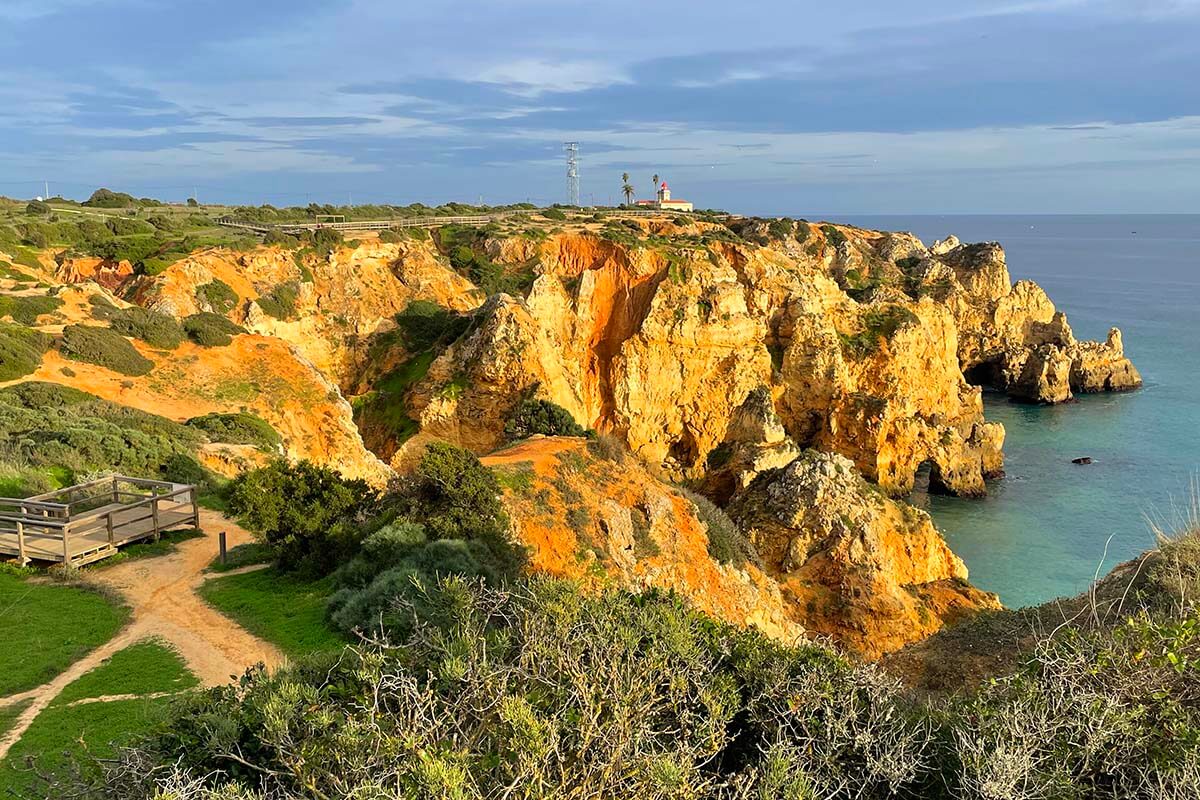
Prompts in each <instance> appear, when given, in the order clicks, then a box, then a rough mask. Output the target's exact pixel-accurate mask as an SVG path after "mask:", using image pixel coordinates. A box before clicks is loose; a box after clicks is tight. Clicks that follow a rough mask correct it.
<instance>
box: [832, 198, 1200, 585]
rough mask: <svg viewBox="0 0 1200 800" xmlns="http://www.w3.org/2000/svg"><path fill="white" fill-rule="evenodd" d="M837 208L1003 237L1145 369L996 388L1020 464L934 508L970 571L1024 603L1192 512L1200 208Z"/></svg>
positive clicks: (1069, 307) (1198, 428)
mask: <svg viewBox="0 0 1200 800" xmlns="http://www.w3.org/2000/svg"><path fill="white" fill-rule="evenodd" d="M810 218H814V219H816V218H819V217H816V216H814V217H810ZM836 219H837V221H845V222H849V223H852V224H856V225H861V226H863V227H867V228H877V229H883V230H902V231H911V232H912V233H915V234H916V235H918V236H920V237H921V239H922V240H923V241H925V243H926V244H930V243H932V242H933V241H934V240H935V239H939V238H943V237H945V236H947V235H948V234H951V233H953V234H954V235H956V236H958V238H959V239H961V240H962V241H964V242H978V241H998V242H1000V243H1001V244H1002V245H1003V246H1004V249H1005V251H1006V253H1007V255H1008V267H1009V272H1010V273H1011V274H1012V278H1013V280H1014V281H1015V280H1020V279H1022V278H1029V279H1032V280H1034V281H1036V282H1037V283H1038V284H1040V285H1041V286H1042V288H1044V289H1045V290H1046V292H1047V293H1048V294H1049V295H1050V298H1051V299H1052V300H1053V301H1054V303H1055V304H1056V306H1057V307H1058V309H1059V310H1061V311H1065V312H1066V314H1067V319H1068V320H1069V322H1070V324H1071V327H1072V328H1073V330H1074V331H1075V335H1076V337H1077V338H1081V339H1101V340H1103V339H1104V337H1105V336H1106V334H1107V333H1108V329H1109V327H1110V326H1112V325H1115V326H1117V327H1119V328H1120V329H1121V331H1122V333H1123V334H1124V337H1125V352H1126V354H1127V355H1128V356H1129V357H1130V358H1131V359H1132V360H1133V363H1134V365H1135V366H1137V368H1138V370H1139V371H1140V372H1141V374H1142V378H1143V379H1144V380H1145V387H1144V388H1142V389H1141V390H1139V391H1136V392H1130V393H1126V394H1109V395H1085V396H1081V397H1080V398H1079V402H1078V403H1070V404H1066V405H1062V406H1053V407H1042V406H1029V405H1020V404H1015V403H1010V402H1009V401H1008V400H1007V399H1006V398H1005V397H1003V396H1001V395H996V394H991V393H989V394H987V395H985V407H986V408H985V414H986V416H987V418H988V419H989V420H992V421H995V422H1000V423H1003V425H1004V427H1005V429H1006V431H1007V439H1006V441H1005V445H1004V454H1005V470H1006V476H1005V477H1004V478H1002V479H1000V480H997V481H995V482H993V483H992V484H990V486H989V495H988V496H987V497H986V498H983V499H960V498H951V497H931V498H928V505H927V508H928V510H929V511H930V513H931V514H932V515H933V519H934V522H935V523H936V524H937V526H938V528H939V529H940V530H941V531H942V532H943V534H944V535H945V537H946V540H947V541H948V542H949V544H950V546H951V547H952V548H953V549H954V551H955V552H956V553H958V554H959V556H961V557H962V558H963V560H964V561H966V564H967V568H968V569H969V570H970V573H971V581H972V583H974V584H975V585H976V586H979V587H980V588H982V589H987V590H989V591H993V592H996V593H998V594H999V595H1000V599H1001V600H1002V601H1003V602H1004V604H1005V605H1007V606H1010V607H1016V606H1024V605H1032V604H1036V603H1042V602H1045V601H1047V600H1050V599H1053V598H1055V597H1061V596H1068V595H1073V594H1077V593H1079V592H1081V591H1083V590H1084V589H1085V588H1087V585H1088V583H1089V582H1090V581H1091V580H1092V579H1093V577H1094V576H1095V575H1096V574H1097V573H1099V574H1103V573H1105V572H1107V571H1108V570H1109V569H1110V568H1112V567H1113V566H1114V565H1115V564H1117V563H1119V562H1121V561H1125V560H1128V559H1129V558H1132V557H1133V556H1135V555H1137V554H1138V553H1140V552H1142V551H1143V550H1146V549H1147V548H1149V547H1152V546H1153V544H1154V536H1153V533H1152V532H1151V527H1150V522H1149V521H1150V520H1154V521H1157V522H1160V523H1165V524H1167V525H1170V524H1172V523H1177V522H1178V517H1179V515H1180V514H1181V513H1182V511H1183V510H1184V509H1186V507H1187V505H1188V504H1189V503H1190V502H1191V501H1192V488H1193V483H1194V481H1195V479H1196V476H1197V474H1198V473H1200V215H1103V216H1091V215H1089V216H966V215H962V216H960V215H952V216H851V217H837V218H836ZM1079 456H1090V457H1091V458H1092V459H1093V463H1092V464H1091V465H1088V466H1079V465H1075V464H1072V463H1071V459H1072V458H1076V457H1079Z"/></svg>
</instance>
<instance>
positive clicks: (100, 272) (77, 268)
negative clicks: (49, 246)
mask: <svg viewBox="0 0 1200 800" xmlns="http://www.w3.org/2000/svg"><path fill="white" fill-rule="evenodd" d="M54 278H55V280H57V281H59V282H60V283H89V282H90V283H96V284H99V285H100V286H103V287H104V288H105V289H108V290H109V291H113V292H116V291H118V290H120V289H121V288H123V287H124V286H125V285H126V284H127V283H129V282H130V281H131V280H133V265H131V264H130V263H129V262H128V261H119V262H115V263H114V262H112V261H105V260H103V259H100V258H87V257H73V258H63V259H62V261H60V262H58V268H57V269H56V270H55V271H54Z"/></svg>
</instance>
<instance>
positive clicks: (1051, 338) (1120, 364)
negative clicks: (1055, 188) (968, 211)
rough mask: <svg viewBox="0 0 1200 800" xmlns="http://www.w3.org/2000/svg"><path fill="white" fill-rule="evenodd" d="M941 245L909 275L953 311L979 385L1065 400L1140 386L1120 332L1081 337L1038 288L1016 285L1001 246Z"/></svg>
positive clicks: (1035, 398) (966, 362)
mask: <svg viewBox="0 0 1200 800" xmlns="http://www.w3.org/2000/svg"><path fill="white" fill-rule="evenodd" d="M936 250H937V252H931V253H930V254H929V256H928V257H927V258H925V259H922V260H921V261H920V263H919V264H917V265H916V267H915V268H914V269H913V270H912V275H911V276H912V278H913V279H914V280H915V281H916V282H917V285H918V286H919V287H920V289H921V290H922V291H928V292H930V293H932V294H933V296H935V297H937V298H938V299H939V300H940V301H941V302H943V303H944V304H945V305H946V306H947V307H948V308H949V309H950V311H951V313H952V314H953V316H954V319H955V322H956V324H957V327H958V330H959V360H960V362H961V364H962V368H963V371H964V372H965V373H966V374H967V375H969V376H971V377H972V378H973V379H974V380H975V381H976V382H978V383H983V384H987V385H990V386H993V387H994V388H996V389H999V390H1001V391H1004V392H1007V393H1008V394H1009V395H1011V396H1012V397H1014V398H1016V399H1020V400H1027V401H1031V402H1039V403H1058V402H1063V401H1065V400H1069V399H1071V397H1072V392H1101V391H1123V390H1127V389H1135V388H1137V387H1138V386H1141V384H1142V379H1141V376H1140V375H1139V374H1138V371H1137V369H1136V368H1134V366H1133V364H1132V363H1131V362H1130V361H1129V359H1127V358H1126V357H1125V351H1124V345H1123V342H1122V339H1121V332H1120V331H1119V330H1118V329H1116V328H1113V329H1111V330H1110V331H1109V334H1108V338H1107V340H1106V341H1104V342H1080V341H1078V340H1076V338H1075V336H1074V334H1073V333H1072V331H1071V327H1070V325H1069V324H1068V323H1067V318H1066V315H1065V314H1063V313H1062V312H1060V311H1057V310H1056V309H1055V307H1054V303H1053V302H1051V300H1050V298H1049V297H1047V296H1046V293H1045V292H1044V291H1042V289H1041V287H1039V286H1038V285H1037V284H1035V283H1033V282H1032V281H1019V282H1018V283H1016V284H1015V285H1013V284H1012V283H1011V280H1010V278H1009V273H1008V266H1007V262H1006V259H1005V255H1004V250H1003V249H1001V247H1000V246H999V245H998V244H996V243H994V242H993V243H986V244H978V245H962V244H959V243H958V242H957V240H953V239H951V240H948V241H947V242H945V243H943V244H942V246H941V247H939V248H936Z"/></svg>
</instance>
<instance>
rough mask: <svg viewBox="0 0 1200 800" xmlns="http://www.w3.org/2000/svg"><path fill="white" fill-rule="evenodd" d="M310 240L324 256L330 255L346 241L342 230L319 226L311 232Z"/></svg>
mask: <svg viewBox="0 0 1200 800" xmlns="http://www.w3.org/2000/svg"><path fill="white" fill-rule="evenodd" d="M309 240H310V241H311V242H312V246H313V247H314V248H315V249H316V251H317V252H318V253H320V254H321V255H322V256H327V255H329V254H330V253H331V252H333V251H334V250H335V249H337V248H338V247H339V246H340V245H341V244H342V243H343V242H344V241H345V239H344V238H343V237H342V233H341V231H339V230H337V229H336V228H317V230H315V231H313V232H312V233H311V234H310V236H309Z"/></svg>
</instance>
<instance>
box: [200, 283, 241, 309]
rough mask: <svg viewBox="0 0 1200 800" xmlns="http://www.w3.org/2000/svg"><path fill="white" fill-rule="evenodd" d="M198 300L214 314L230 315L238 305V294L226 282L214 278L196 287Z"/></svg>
mask: <svg viewBox="0 0 1200 800" xmlns="http://www.w3.org/2000/svg"><path fill="white" fill-rule="evenodd" d="M196 299H197V300H199V301H200V302H201V303H202V304H203V305H207V306H208V307H209V309H210V310H211V311H212V312H213V313H214V314H228V313H229V312H230V311H233V309H234V308H236V307H237V304H238V300H239V298H238V294H237V292H235V291H234V290H233V289H232V288H231V287H230V285H229V284H228V283H225V281H222V280H219V279H217V278H213V279H212V280H211V281H209V282H208V283H202V284H200V285H199V286H197V287H196Z"/></svg>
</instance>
